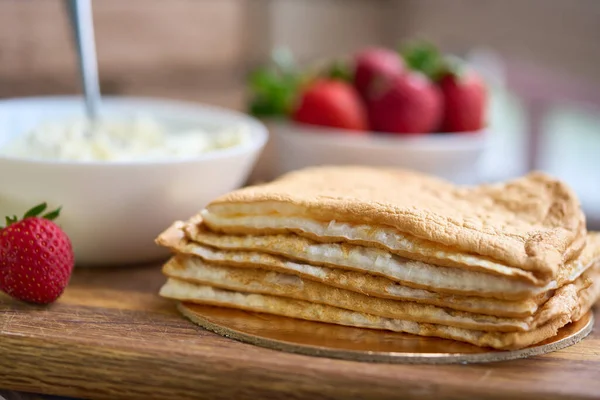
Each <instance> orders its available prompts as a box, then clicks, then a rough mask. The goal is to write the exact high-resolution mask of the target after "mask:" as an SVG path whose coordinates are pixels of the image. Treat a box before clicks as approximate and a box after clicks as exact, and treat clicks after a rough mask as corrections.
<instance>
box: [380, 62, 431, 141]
mask: <svg viewBox="0 0 600 400" xmlns="http://www.w3.org/2000/svg"><path fill="white" fill-rule="evenodd" d="M375 93H376V94H375V95H374V97H373V99H372V100H371V101H370V102H369V116H370V119H371V125H372V127H373V128H374V129H375V130H376V131H381V132H390V133H412V134H417V133H420V134H422V133H430V132H432V131H433V130H434V129H436V128H437V127H438V126H439V123H440V119H441V116H442V98H441V94H440V92H439V89H438V88H437V87H436V86H435V85H434V84H433V83H431V81H430V80H429V79H428V78H427V77H426V76H425V75H422V74H420V73H416V72H409V73H406V74H403V75H400V76H396V77H394V78H392V79H388V80H381V81H379V82H378V83H377V87H376V92H375Z"/></svg>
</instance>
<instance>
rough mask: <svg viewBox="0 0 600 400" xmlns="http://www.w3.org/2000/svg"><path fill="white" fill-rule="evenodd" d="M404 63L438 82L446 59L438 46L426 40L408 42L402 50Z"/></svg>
mask: <svg viewBox="0 0 600 400" xmlns="http://www.w3.org/2000/svg"><path fill="white" fill-rule="evenodd" d="M400 54H401V56H402V58H403V59H404V63H405V64H406V66H407V67H408V68H410V69H411V70H413V71H418V72H421V73H423V74H424V75H426V76H428V77H429V79H431V80H432V81H434V82H437V81H438V80H439V79H440V78H441V77H442V75H443V74H444V70H445V68H446V67H445V61H444V57H443V55H442V54H441V53H440V51H439V50H438V48H437V47H436V46H435V45H433V44H431V43H429V42H425V41H414V42H411V43H408V44H407V45H405V46H404V47H403V48H401V50H400Z"/></svg>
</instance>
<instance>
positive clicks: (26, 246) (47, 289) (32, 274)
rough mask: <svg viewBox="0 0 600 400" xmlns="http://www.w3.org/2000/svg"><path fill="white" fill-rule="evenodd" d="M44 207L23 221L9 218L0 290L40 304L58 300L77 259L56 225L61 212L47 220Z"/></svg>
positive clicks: (1, 241) (1, 242) (0, 248)
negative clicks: (56, 219) (41, 215)
mask: <svg viewBox="0 0 600 400" xmlns="http://www.w3.org/2000/svg"><path fill="white" fill-rule="evenodd" d="M45 209H46V204H45V203H44V204H40V205H39V206H36V207H34V208H32V209H31V210H29V211H28V212H27V213H26V214H25V216H24V217H23V219H22V220H21V221H18V220H17V217H12V218H9V217H7V218H6V224H7V226H6V227H5V228H3V229H2V230H0V289H1V290H2V291H4V292H6V293H7V294H9V295H10V296H12V297H14V298H16V299H19V300H22V301H26V302H30V303H38V304H47V303H51V302H53V301H54V300H56V299H57V298H58V297H59V296H60V295H61V294H62V293H63V291H64V289H65V287H66V286H67V284H68V282H69V279H70V277H71V272H72V271H73V266H74V263H75V257H74V255H73V249H72V246H71V241H70V240H69V237H68V236H67V235H66V234H65V233H64V232H63V230H62V229H61V228H60V227H59V226H58V225H56V224H55V223H54V222H52V220H53V219H55V218H56V217H58V215H59V213H60V209H58V210H56V211H52V212H50V213H48V214H46V215H44V216H43V217H39V215H40V214H41V213H42V212H44V210H45Z"/></svg>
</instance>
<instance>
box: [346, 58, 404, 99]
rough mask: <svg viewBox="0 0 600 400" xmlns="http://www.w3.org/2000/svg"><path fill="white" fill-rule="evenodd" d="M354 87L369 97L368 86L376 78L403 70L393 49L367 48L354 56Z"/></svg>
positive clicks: (396, 73)
mask: <svg viewBox="0 0 600 400" xmlns="http://www.w3.org/2000/svg"><path fill="white" fill-rule="evenodd" d="M354 64H355V70H354V87H356V89H357V90H358V92H359V93H360V94H361V95H362V96H363V98H365V99H368V98H369V97H370V93H369V92H370V88H371V85H372V84H373V81H374V80H375V79H378V78H391V77H393V76H396V75H399V74H401V73H402V71H403V70H404V63H403V61H402V59H401V58H400V55H399V54H398V53H396V52H395V51H391V50H388V49H383V48H377V47H374V48H368V49H365V50H362V51H360V52H359V53H357V54H356V55H355V56H354Z"/></svg>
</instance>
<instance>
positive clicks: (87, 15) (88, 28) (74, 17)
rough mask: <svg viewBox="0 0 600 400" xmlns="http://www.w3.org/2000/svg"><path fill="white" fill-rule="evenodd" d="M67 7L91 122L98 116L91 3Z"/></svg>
mask: <svg viewBox="0 0 600 400" xmlns="http://www.w3.org/2000/svg"><path fill="white" fill-rule="evenodd" d="M67 5H68V7H67V8H68V9H69V15H70V18H71V25H72V27H73V33H74V36H75V42H76V45H77V53H78V58H79V70H80V74H81V83H82V85H83V93H84V95H85V106H86V111H87V115H88V117H89V118H90V119H91V120H92V121H93V120H95V119H96V117H97V115H98V108H99V104H100V84H99V80H98V61H97V59H96V40H95V38H94V21H93V19H92V2H91V0H67Z"/></svg>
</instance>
